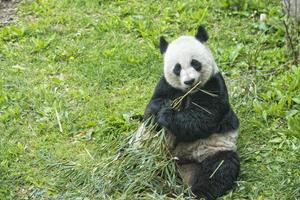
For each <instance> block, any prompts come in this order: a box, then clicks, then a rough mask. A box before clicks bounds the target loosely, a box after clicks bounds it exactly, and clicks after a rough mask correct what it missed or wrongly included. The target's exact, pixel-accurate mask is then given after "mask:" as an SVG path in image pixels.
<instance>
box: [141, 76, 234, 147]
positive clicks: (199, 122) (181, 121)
mask: <svg viewBox="0 0 300 200" xmlns="http://www.w3.org/2000/svg"><path fill="white" fill-rule="evenodd" d="M202 89H203V90H205V91H208V92H210V93H213V94H215V95H217V96H216V97H214V96H211V95H209V94H206V93H204V92H202V91H198V92H195V93H192V94H190V95H188V96H187V97H186V98H185V100H184V102H183V104H182V106H181V108H180V110H179V111H177V110H175V109H173V108H171V107H170V104H171V102H172V101H173V100H174V99H176V98H177V97H179V96H182V95H183V94H184V93H183V92H182V91H181V90H178V89H175V88H173V87H172V86H170V85H169V84H168V83H167V81H166V79H165V78H164V77H162V78H161V80H160V81H159V83H158V85H157V86H156V88H155V91H154V94H153V96H152V98H151V100H150V102H149V104H148V106H147V107H146V110H145V115H144V119H147V118H148V117H149V116H151V115H154V116H156V119H157V122H158V123H159V124H160V125H161V126H163V127H165V128H167V129H169V130H170V131H171V132H172V133H173V134H174V135H176V139H177V141H178V142H190V141H195V140H197V139H200V138H207V137H209V136H210V135H211V134H212V133H220V134H222V133H226V132H228V131H231V130H236V129H238V127H239V120H238V118H237V116H236V115H235V113H234V112H233V110H232V109H231V107H230V104H229V100H228V93H227V88H226V85H225V82H224V79H223V77H222V75H221V74H220V73H217V74H215V75H214V76H213V77H211V79H210V80H209V81H208V82H207V83H206V84H205V85H204V87H203V88H202ZM199 106H201V107H202V108H205V109H206V110H207V111H208V112H207V111H205V110H203V109H201V108H200V107H199Z"/></svg>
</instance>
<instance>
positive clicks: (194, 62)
mask: <svg viewBox="0 0 300 200" xmlns="http://www.w3.org/2000/svg"><path fill="white" fill-rule="evenodd" d="M191 65H192V67H194V69H195V70H196V71H200V70H201V68H202V64H201V62H199V61H198V60H195V59H193V60H192V62H191Z"/></svg>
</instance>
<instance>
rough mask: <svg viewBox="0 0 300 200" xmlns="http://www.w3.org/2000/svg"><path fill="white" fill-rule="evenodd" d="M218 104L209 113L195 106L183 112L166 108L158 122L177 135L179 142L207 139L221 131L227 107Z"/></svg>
mask: <svg viewBox="0 0 300 200" xmlns="http://www.w3.org/2000/svg"><path fill="white" fill-rule="evenodd" d="M218 103H219V104H218V106H215V107H214V108H210V109H209V112H207V111H205V110H203V109H201V108H199V107H197V106H195V105H192V106H190V107H189V108H186V109H184V110H181V111H175V110H173V109H171V108H165V109H163V110H161V112H160V113H159V116H158V122H159V123H160V124H161V125H162V126H164V127H166V128H167V129H169V130H170V131H171V132H172V133H173V134H174V135H176V136H177V138H178V140H179V141H185V142H188V141H193V140H196V139H200V138H207V137H209V136H210V135H211V134H212V133H216V132H218V131H219V127H220V122H221V120H222V117H223V113H224V112H223V111H224V109H226V105H224V104H221V103H220V102H218ZM215 105H216V104H215Z"/></svg>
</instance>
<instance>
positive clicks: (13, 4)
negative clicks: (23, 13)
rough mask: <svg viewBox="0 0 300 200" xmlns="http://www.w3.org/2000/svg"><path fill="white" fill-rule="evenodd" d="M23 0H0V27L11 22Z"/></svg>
mask: <svg viewBox="0 0 300 200" xmlns="http://www.w3.org/2000/svg"><path fill="white" fill-rule="evenodd" d="M20 1H21V0H0V27H2V26H5V25H7V24H9V22H11V21H12V20H13V19H14V18H15V15H16V12H17V6H18V4H19V3H20Z"/></svg>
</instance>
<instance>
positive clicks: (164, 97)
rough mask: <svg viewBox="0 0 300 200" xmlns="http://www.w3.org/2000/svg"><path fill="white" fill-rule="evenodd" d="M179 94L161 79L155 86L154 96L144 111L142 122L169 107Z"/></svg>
mask: <svg viewBox="0 0 300 200" xmlns="http://www.w3.org/2000/svg"><path fill="white" fill-rule="evenodd" d="M181 94H182V92H180V91H179V90H177V89H175V88H172V87H171V86H170V85H169V84H168V83H167V81H166V79H165V78H164V77H162V78H161V79H160V81H159V82H158V84H157V85H156V87H155V90H154V94H153V96H152V98H151V100H150V102H149V103H148V105H147V107H146V109H145V112H144V120H146V119H148V118H149V117H150V116H152V115H154V116H156V115H157V113H158V112H159V111H160V110H161V109H162V108H164V107H168V106H170V105H171V103H172V100H173V99H175V98H176V97H178V96H180V95H181Z"/></svg>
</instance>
